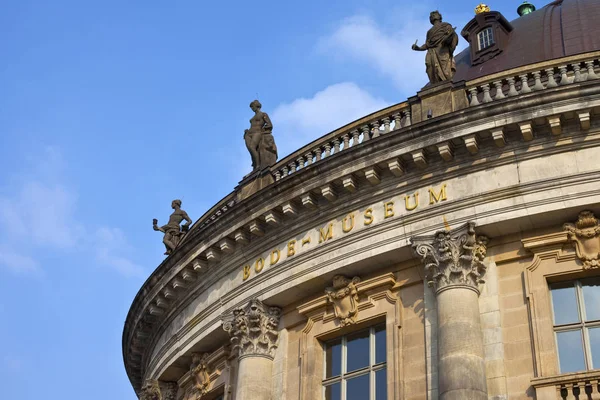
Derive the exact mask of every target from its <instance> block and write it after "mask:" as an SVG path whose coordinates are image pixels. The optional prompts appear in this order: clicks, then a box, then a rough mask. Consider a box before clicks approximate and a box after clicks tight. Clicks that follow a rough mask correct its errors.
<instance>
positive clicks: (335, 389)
mask: <svg viewBox="0 0 600 400" xmlns="http://www.w3.org/2000/svg"><path fill="white" fill-rule="evenodd" d="M341 398H342V390H341V384H340V383H339V382H338V383H334V384H333V385H329V386H325V400H340V399H341Z"/></svg>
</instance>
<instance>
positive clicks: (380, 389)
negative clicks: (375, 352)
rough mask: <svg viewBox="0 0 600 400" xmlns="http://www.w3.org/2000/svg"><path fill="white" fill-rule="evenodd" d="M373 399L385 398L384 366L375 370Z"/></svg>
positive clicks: (384, 399)
mask: <svg viewBox="0 0 600 400" xmlns="http://www.w3.org/2000/svg"><path fill="white" fill-rule="evenodd" d="M375 400H387V373H386V369H385V368H384V369H380V370H379V371H377V372H375Z"/></svg>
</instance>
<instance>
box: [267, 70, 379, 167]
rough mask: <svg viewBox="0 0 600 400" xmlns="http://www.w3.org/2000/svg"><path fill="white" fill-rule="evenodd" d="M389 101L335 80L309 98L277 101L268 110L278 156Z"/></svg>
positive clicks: (348, 83)
mask: <svg viewBox="0 0 600 400" xmlns="http://www.w3.org/2000/svg"><path fill="white" fill-rule="evenodd" d="M389 104H390V103H389V102H387V101H385V100H383V99H381V98H379V97H375V96H373V95H371V94H369V93H368V92H367V91H366V90H363V89H361V88H360V87H358V86H357V85H356V84H354V83H352V82H343V83H337V84H334V85H331V86H328V87H326V88H325V89H323V90H321V91H319V92H317V93H315V94H314V96H312V97H310V98H298V99H295V100H293V101H292V102H290V103H284V104H280V105H279V106H278V107H277V108H276V109H275V111H274V112H273V114H272V120H273V124H274V126H276V127H277V138H276V139H277V145H278V149H279V154H280V158H282V157H283V156H285V155H287V154H289V153H291V152H292V151H295V150H296V149H298V148H299V147H301V146H302V145H305V144H306V143H309V142H311V141H312V140H314V139H317V138H319V137H321V136H323V135H325V134H326V133H328V132H330V131H332V130H334V129H336V128H339V127H340V126H343V125H345V124H347V123H349V122H352V121H354V120H356V119H358V118H360V117H362V116H364V115H367V114H369V113H371V112H373V111H376V110H378V109H381V108H383V107H386V106H388V105H389Z"/></svg>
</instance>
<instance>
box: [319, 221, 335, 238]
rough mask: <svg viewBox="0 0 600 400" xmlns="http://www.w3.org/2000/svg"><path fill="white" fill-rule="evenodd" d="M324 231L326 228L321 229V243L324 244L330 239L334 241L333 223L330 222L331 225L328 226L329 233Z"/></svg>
mask: <svg viewBox="0 0 600 400" xmlns="http://www.w3.org/2000/svg"><path fill="white" fill-rule="evenodd" d="M323 229H324V228H321V236H319V243H323V242H325V241H327V240H329V239H333V222H330V223H329V225H327V232H325V231H324V230H323Z"/></svg>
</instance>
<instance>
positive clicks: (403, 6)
mask: <svg viewBox="0 0 600 400" xmlns="http://www.w3.org/2000/svg"><path fill="white" fill-rule="evenodd" d="M535 3H536V5H537V6H538V7H541V6H542V5H543V3H541V2H535ZM518 4H520V1H507V0H503V1H497V4H490V5H491V6H492V9H495V10H498V11H502V12H503V13H504V15H505V16H506V17H507V18H508V19H509V20H511V19H514V18H516V17H517V14H516V11H515V10H516V8H517V6H518ZM476 5H477V2H474V1H463V0H460V1H449V0H445V1H429V0H424V1H420V2H403V1H398V0H394V1H392V0H370V1H369V0H367V1H364V0H363V1H358V0H344V1H338V0H331V1H314V0H305V1H301V2H286V1H262V2H257V1H254V2H250V1H248V2H239V1H234V2H200V1H174V2H164V1H163V2H156V1H144V2H142V1H129V2H122V1H119V2H117V1H111V0H105V1H102V2H84V1H66V0H59V1H53V2H51V1H27V0H19V1H13V2H8V1H5V2H3V7H2V13H0V37H1V39H0V51H1V54H2V63H0V88H1V89H0V90H1V95H0V226H2V229H1V230H0V321H2V322H1V323H0V343H2V346H0V383H1V386H2V393H3V394H2V397H3V398H5V399H11V400H13V399H16V400H33V399H37V398H39V395H40V393H44V395H43V397H44V399H45V400H54V399H57V400H58V399H61V400H62V399H79V398H81V396H82V395H84V394H85V398H86V400H106V399H125V400H133V399H135V398H136V397H135V394H134V392H133V390H132V389H131V386H130V384H129V381H128V379H127V376H126V374H125V370H124V367H123V362H122V355H121V334H122V329H123V323H124V320H125V317H126V314H127V311H128V309H129V306H130V304H131V301H132V300H133V298H134V296H135V294H136V293H137V290H138V289H139V287H140V286H141V284H142V283H143V282H144V280H145V278H146V277H147V276H148V275H149V274H150V273H151V272H152V270H153V269H154V268H155V267H156V266H157V265H158V264H159V263H160V262H161V261H162V260H163V257H164V256H163V251H164V247H163V245H162V243H161V240H162V239H161V235H160V234H159V233H157V232H154V231H153V230H152V218H158V220H159V223H161V222H165V221H166V219H167V218H168V215H169V213H170V211H171V210H170V202H171V200H173V199H175V198H181V199H183V207H182V208H183V209H184V210H186V211H187V212H188V214H189V215H190V216H191V217H192V219H194V220H195V219H196V218H198V217H199V216H201V215H202V214H203V213H204V212H205V211H206V210H207V209H208V208H209V207H210V206H211V205H212V204H214V203H215V202H216V201H218V200H219V199H221V198H222V197H223V196H225V195H226V194H228V193H229V192H230V191H231V190H232V189H233V188H234V187H235V185H236V184H237V182H238V181H239V180H240V179H241V178H242V177H243V175H245V174H246V173H248V172H249V171H250V157H249V155H248V154H247V151H246V149H245V146H244V142H243V139H242V136H243V132H244V129H246V128H247V127H248V120H249V119H250V117H251V116H252V112H251V110H250V109H249V107H248V105H249V103H250V101H252V100H253V99H254V98H255V97H257V96H258V98H259V99H260V101H261V102H262V104H263V111H266V112H267V113H269V115H270V116H271V119H272V121H273V124H274V131H273V133H274V136H275V140H276V142H277V145H278V147H279V150H280V151H279V154H280V156H281V157H283V156H285V155H286V154H288V153H289V152H291V151H293V150H294V149H295V148H297V147H299V146H300V145H302V144H304V143H306V142H308V141H310V140H312V139H315V138H317V137H319V136H321V135H323V134H325V133H327V132H328V131H330V130H332V129H334V128H336V127H339V126H341V125H344V124H345V123H348V122H350V121H352V120H354V119H356V118H358V117H360V116H362V115H364V114H367V113H369V112H371V111H374V110H376V109H378V108H381V107H383V106H385V105H388V104H392V103H396V102H399V101H403V100H405V99H406V98H407V97H408V96H411V95H413V94H414V92H415V91H416V90H418V89H419V88H420V87H422V86H423V85H424V84H425V83H426V75H425V71H424V64H423V63H424V53H418V52H412V51H411V50H410V45H411V44H412V43H414V41H415V40H416V39H419V43H423V40H424V39H425V33H426V30H427V29H428V26H429V23H428V16H429V12H430V11H431V10H433V9H439V10H440V11H441V12H442V14H443V15H444V20H446V21H448V22H450V23H452V24H453V25H455V26H457V27H458V30H460V29H462V27H463V26H464V24H465V23H466V22H467V21H468V20H469V19H470V18H472V16H473V8H474V7H475V6H476ZM460 46H461V48H462V47H464V46H466V42H465V41H464V40H463V39H462V38H461V44H460Z"/></svg>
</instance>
